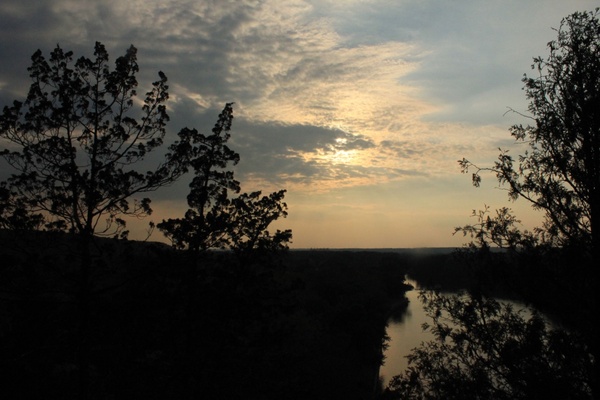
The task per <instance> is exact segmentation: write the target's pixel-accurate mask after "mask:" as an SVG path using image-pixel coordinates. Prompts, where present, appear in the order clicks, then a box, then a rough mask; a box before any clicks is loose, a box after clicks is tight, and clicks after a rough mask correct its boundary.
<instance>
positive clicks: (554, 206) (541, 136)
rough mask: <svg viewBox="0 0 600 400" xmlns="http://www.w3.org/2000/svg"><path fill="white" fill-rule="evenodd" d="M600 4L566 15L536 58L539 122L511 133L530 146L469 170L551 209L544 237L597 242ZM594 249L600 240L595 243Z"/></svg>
mask: <svg viewBox="0 0 600 400" xmlns="http://www.w3.org/2000/svg"><path fill="white" fill-rule="evenodd" d="M598 13H599V11H598V9H596V10H595V11H593V12H576V13H574V14H572V15H570V16H568V17H566V18H564V19H563V21H562V22H561V25H560V28H559V29H558V30H557V33H558V37H557V39H556V40H553V41H551V42H550V43H548V48H549V50H550V54H549V56H548V58H547V59H544V58H542V57H536V58H534V60H533V61H534V62H533V65H532V69H534V70H535V72H536V76H534V77H528V76H527V75H525V76H524V78H523V82H524V84H525V93H526V96H527V98H528V99H529V101H530V103H529V108H528V110H529V112H530V113H531V117H530V118H531V119H533V121H534V122H535V124H534V125H533V126H530V125H528V126H522V125H515V126H513V127H512V128H511V130H510V132H511V135H512V136H513V137H514V138H515V140H516V141H517V142H521V143H525V144H527V145H528V147H529V149H528V150H527V151H526V152H525V153H524V154H523V155H520V156H519V157H518V159H516V160H515V159H514V158H513V157H512V156H511V155H510V154H509V152H508V151H507V150H501V152H500V155H499V156H498V161H496V163H495V165H494V166H493V167H491V168H481V167H478V166H476V165H474V164H473V163H471V162H470V161H468V160H467V159H462V160H461V161H459V162H460V164H461V166H462V170H463V172H468V171H469V170H470V169H474V170H475V172H474V173H473V175H472V178H473V184H474V185H475V186H479V184H480V182H481V175H480V173H481V172H482V171H492V172H493V173H495V175H496V177H497V179H498V182H499V183H500V184H502V185H508V193H509V197H510V198H511V199H513V200H516V199H517V198H524V199H526V200H527V201H529V202H531V204H532V205H533V207H534V208H535V209H539V210H542V211H543V212H544V214H545V217H546V218H545V223H544V226H543V233H544V235H545V236H544V239H545V240H546V241H547V242H549V243H550V244H553V245H565V244H568V243H581V244H583V245H585V246H587V247H588V248H591V247H592V244H593V243H597V241H598V236H599V235H598V234H597V233H596V234H595V235H594V228H595V227H596V228H595V229H598V228H597V225H598V218H600V217H597V215H598V214H599V213H600V132H599V131H600V107H599V105H600V57H599V56H598V54H599V47H600V21H599V20H598ZM593 246H594V247H595V248H597V247H598V246H597V245H596V244H594V245H593Z"/></svg>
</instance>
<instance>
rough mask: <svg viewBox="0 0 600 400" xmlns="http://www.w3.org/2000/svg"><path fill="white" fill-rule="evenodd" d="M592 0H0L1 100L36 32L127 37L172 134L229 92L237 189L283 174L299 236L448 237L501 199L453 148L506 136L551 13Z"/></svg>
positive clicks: (480, 154)
mask: <svg viewBox="0 0 600 400" xmlns="http://www.w3.org/2000/svg"><path fill="white" fill-rule="evenodd" d="M5 3H6V2H5ZM594 6H596V4H595V2H594V1H591V0H577V1H572V2H564V1H559V0H543V1H542V0H532V1H530V2H522V1H517V0H490V1H486V2H472V1H467V0H460V1H454V2H435V1H431V0H406V1H396V0H352V1H350V0H348V1H334V0H318V1H316V0H283V1H282V0H261V1H255V0H252V1H251V0H236V1H233V0H167V1H160V2H148V1H144V0H130V1H127V2H123V1H117V0H109V1H94V0H86V1H75V0H55V1H52V2H38V1H33V0H23V1H21V2H18V3H14V2H11V3H10V4H9V3H6V4H4V3H2V4H0V54H2V55H3V56H4V59H10V60H11V63H4V64H3V65H2V66H1V67H0V82H2V83H3V84H0V100H1V102H2V105H5V104H9V103H10V102H12V100H13V99H15V98H17V97H18V96H21V97H22V96H23V95H24V90H25V89H24V88H25V87H26V85H27V84H28V82H27V74H26V67H27V66H28V63H29V57H30V55H31V54H32V53H33V52H34V51H35V49H37V48H40V49H42V51H44V52H45V53H46V54H47V53H48V52H49V51H50V50H51V49H52V48H54V46H55V45H56V43H60V45H61V46H62V47H63V48H65V49H72V50H74V52H75V54H77V55H79V54H87V55H91V54H90V50H91V49H92V48H93V43H94V41H96V40H98V41H101V42H103V43H104V44H105V45H106V46H107V48H108V51H109V53H110V54H111V56H113V60H114V58H115V57H116V56H117V55H120V54H122V52H123V51H124V50H125V49H126V48H127V47H129V45H130V44H134V45H135V46H136V47H137V48H138V59H139V63H140V74H139V77H138V78H139V79H138V80H139V82H140V85H141V86H144V85H145V87H147V86H148V84H149V82H152V81H153V80H156V72H157V71H158V70H161V71H164V72H165V74H166V75H167V76H168V77H169V85H170V94H171V98H170V102H169V104H168V107H169V113H170V115H171V118H172V120H171V123H170V125H169V133H168V137H167V138H166V139H167V140H166V141H167V142H168V141H170V140H174V139H175V132H177V131H178V130H179V129H181V128H182V127H184V126H189V127H196V128H198V129H199V130H201V131H204V132H206V131H208V130H210V128H211V127H212V124H214V121H215V120H216V116H217V115H218V112H219V111H220V109H221V108H222V106H223V104H224V103H226V102H235V103H236V104H235V106H234V114H235V120H234V125H233V131H232V138H231V145H232V147H233V148H234V149H235V150H236V151H238V152H239V153H240V155H241V158H242V161H241V162H240V164H239V165H238V167H236V168H237V169H236V175H237V177H238V179H240V180H241V182H242V185H243V189H244V190H248V191H249V190H256V189H262V190H264V191H269V190H277V189H279V188H286V189H288V204H289V206H290V216H289V218H288V219H287V220H284V221H283V222H282V223H281V226H282V227H290V228H292V229H294V230H295V245H296V246H298V247H305V246H316V247H327V246H333V247H345V245H346V246H353V247H357V246H358V247H361V246H367V247H373V246H374V247H393V246H412V245H441V244H443V243H453V244H454V243H455V242H456V240H457V238H452V237H451V235H450V232H451V231H452V228H453V227H454V226H456V225H460V224H463V223H464V222H465V219H467V218H468V215H469V213H470V211H471V209H473V208H480V207H483V205H484V204H485V203H488V204H490V205H491V206H492V207H495V206H502V205H506V197H505V193H504V192H502V191H498V190H496V189H494V188H493V187H494V184H493V183H492V181H493V179H489V180H488V182H489V185H490V189H489V190H487V189H485V188H482V189H481V190H475V189H473V188H471V187H470V183H469V177H468V176H464V175H461V174H460V172H459V168H458V166H457V163H456V161H457V160H458V159H460V158H462V157H468V158H471V159H472V160H473V161H475V162H479V163H481V164H489V163H491V162H493V160H494V159H495V158H496V156H497V148H498V147H510V146H512V144H513V143H512V141H511V140H510V137H509V135H508V132H507V128H508V127H509V126H510V125H511V124H513V123H522V122H525V123H526V122H527V121H523V120H522V118H519V117H518V115H516V114H508V115H506V116H503V114H504V112H505V111H506V109H507V108H506V107H507V106H510V107H512V108H515V109H517V110H519V111H525V110H526V102H525V100H524V96H523V93H522V92H521V90H520V89H521V86H522V84H521V82H520V78H521V77H522V74H523V72H527V71H528V67H529V64H530V61H531V57H532V56H536V55H538V54H545V48H544V46H545V43H547V42H548V41H549V40H551V39H552V38H553V37H554V32H552V31H551V29H550V28H551V27H553V26H554V27H556V26H557V25H558V24H559V22H560V19H561V18H562V17H564V16H566V15H568V14H569V13H571V12H573V11H576V10H586V9H591V8H593V7H594ZM144 92H145V89H144V88H143V87H140V90H139V93H140V94H143V93H144ZM513 151H514V152H515V153H518V151H520V150H519V149H518V148H516V149H513ZM186 194H187V185H186V184H185V183H181V184H178V185H176V186H175V187H173V188H172V189H170V190H168V191H165V192H161V193H157V194H156V196H154V197H153V198H154V199H155V201H154V204H155V208H156V210H157V211H156V214H155V217H156V218H157V219H160V218H161V217H176V216H177V215H174V214H170V213H171V212H177V213H180V212H181V211H182V210H184V209H185V195H186ZM436 207H437V208H436ZM519 207H521V206H520V205H519ZM438 208H442V210H440V209H438ZM526 208H527V207H523V208H522V209H520V210H519V211H520V212H523V213H526V212H527V211H526ZM523 219H524V220H527V221H532V219H530V218H529V216H527V217H523ZM288 224H289V225H288ZM317 238H319V240H320V241H319V240H317ZM434 238H435V239H434ZM445 238H446V239H445ZM428 239H431V241H430V242H429V243H427V240H428ZM361 243H362V245H361ZM344 244H345V245H344Z"/></svg>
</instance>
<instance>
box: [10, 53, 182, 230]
mask: <svg viewBox="0 0 600 400" xmlns="http://www.w3.org/2000/svg"><path fill="white" fill-rule="evenodd" d="M136 54H137V50H136V48H135V47H133V46H131V47H130V48H129V49H128V50H127V52H126V53H125V55H124V56H121V57H119V58H117V60H116V62H115V68H114V70H112V71H111V69H110V67H109V63H108V61H109V57H108V53H107V51H106V49H105V47H104V46H103V45H102V44H101V43H98V42H97V43H96V46H95V51H94V55H95V58H93V59H90V58H86V57H81V58H79V59H78V60H77V61H75V62H74V63H73V53H72V52H70V51H68V52H65V51H63V50H62V49H61V48H60V47H58V46H57V47H56V49H55V50H54V51H53V52H52V53H51V54H50V58H49V60H46V59H45V58H44V56H43V55H42V52H41V51H40V50H38V51H37V52H36V53H35V54H34V55H33V56H32V65H31V67H29V69H28V70H29V73H30V76H31V78H32V81H33V82H32V84H31V87H30V89H29V93H28V95H27V98H26V100H25V101H24V102H20V101H15V102H14V103H13V105H12V106H10V107H8V106H6V107H4V110H3V112H2V115H1V116H0V137H1V138H2V140H3V142H4V144H5V145H6V146H8V148H6V149H4V150H3V151H2V152H1V153H0V154H1V155H2V156H3V157H4V159H5V160H6V161H7V162H8V164H9V165H10V166H11V167H12V168H13V169H14V170H15V171H16V172H17V173H16V174H13V175H11V176H10V178H8V180H7V181H4V182H2V183H0V190H1V192H2V196H0V201H1V205H0V211H1V215H2V219H1V220H0V223H2V226H3V227H9V228H10V227H12V226H15V225H16V226H29V227H39V228H42V229H49V230H61V231H70V232H74V233H85V234H90V235H91V234H97V235H98V234H104V235H123V236H125V235H126V234H127V232H126V231H125V221H124V220H123V219H122V218H121V216H123V215H134V216H144V215H147V214H149V213H151V211H152V210H151V208H150V200H149V199H148V198H142V199H133V200H132V198H133V197H134V196H135V195H138V194H141V193H145V192H149V191H152V190H155V189H157V188H159V187H161V186H164V185H167V184H169V183H171V182H173V181H174V180H175V179H176V178H177V177H178V176H179V175H181V174H182V173H183V172H185V165H183V164H182V163H181V162H180V159H179V158H177V157H172V158H170V159H168V160H167V161H165V162H163V163H161V164H160V165H158V166H157V167H156V168H155V169H154V170H153V171H149V172H146V173H142V172H138V171H136V170H135V169H134V167H133V166H134V165H135V164H138V163H140V162H141V161H143V160H144V159H145V158H146V157H147V155H148V154H149V153H150V152H152V151H153V150H155V149H157V148H158V147H160V146H161V145H162V142H163V137H164V135H165V124H166V123H167V121H168V120H169V117H168V115H167V113H166V107H165V105H164V102H165V101H166V100H167V98H168V93H167V89H168V86H167V84H166V82H167V78H166V76H165V75H164V74H163V73H162V72H159V80H157V81H156V82H154V83H153V84H152V89H151V90H150V91H149V92H148V93H147V94H146V98H145V100H144V102H143V106H142V107H141V110H135V107H134V106H135V103H134V100H135V98H136V95H137V93H136V87H137V80H136V78H135V74H136V73H137V72H138V65H137V62H136ZM134 116H138V118H137V119H136V118H134ZM9 214H13V215H19V216H20V218H19V220H18V221H12V222H11V221H10V218H9V217H8V215H9ZM13 219H14V218H13ZM25 219H28V221H25ZM42 222H43V223H42Z"/></svg>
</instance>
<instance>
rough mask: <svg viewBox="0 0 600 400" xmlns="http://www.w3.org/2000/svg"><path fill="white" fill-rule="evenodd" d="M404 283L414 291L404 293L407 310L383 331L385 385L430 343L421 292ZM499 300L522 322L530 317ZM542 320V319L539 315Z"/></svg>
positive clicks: (522, 309)
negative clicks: (409, 357)
mask: <svg viewBox="0 0 600 400" xmlns="http://www.w3.org/2000/svg"><path fill="white" fill-rule="evenodd" d="M406 283H408V284H410V285H412V286H413V287H414V289H413V290H409V291H408V292H406V298H407V299H408V301H409V303H408V307H407V308H406V311H405V312H404V314H403V315H402V317H401V318H400V319H391V320H390V321H388V327H387V329H386V331H387V334H388V336H389V337H390V340H389V342H388V345H389V347H388V348H387V350H386V351H385V353H384V354H385V364H384V365H383V366H381V368H380V370H379V375H380V376H381V377H382V378H383V383H384V385H387V383H388V382H389V381H390V379H391V378H392V377H394V376H395V375H399V374H401V373H402V372H403V371H404V370H405V369H406V367H407V366H408V360H407V359H406V356H407V355H408V354H409V353H410V352H411V350H412V349H414V348H415V347H419V345H420V344H421V343H422V342H426V341H429V340H431V339H433V335H432V334H431V333H430V332H429V331H426V332H424V331H423V328H422V325H423V323H425V322H427V323H429V324H431V322H432V321H431V318H429V317H428V316H427V315H426V313H425V310H424V309H423V303H422V302H421V300H420V299H419V292H420V289H419V287H418V284H417V282H415V281H413V280H410V279H406ZM497 300H499V301H500V302H501V303H505V304H506V303H508V304H510V305H511V306H512V307H513V309H514V310H515V311H517V312H522V313H524V314H522V315H523V316H524V317H525V318H529V317H530V316H531V313H530V311H528V310H527V308H526V307H525V305H524V304H523V303H520V302H516V301H512V300H500V299H497ZM542 317H544V316H543V315H542ZM544 318H545V319H546V323H548V324H549V325H555V323H553V322H552V321H551V320H550V319H548V318H546V317H544Z"/></svg>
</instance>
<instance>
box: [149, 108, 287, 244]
mask: <svg viewBox="0 0 600 400" xmlns="http://www.w3.org/2000/svg"><path fill="white" fill-rule="evenodd" d="M232 120H233V104H231V103H229V104H226V105H225V108H224V109H223V111H222V112H221V114H220V115H219V118H218V121H217V123H216V124H215V126H214V128H213V129H212V134H210V135H203V134H201V133H199V132H198V131H197V130H195V129H193V130H189V129H185V130H183V131H182V134H181V137H182V143H186V146H189V148H188V152H189V153H188V157H189V158H190V160H191V161H190V163H191V166H192V167H193V168H194V173H195V176H194V179H193V180H192V182H191V183H190V193H189V195H188V196H187V201H188V205H189V206H190V209H188V211H187V212H186V213H185V215H184V217H183V218H177V219H168V220H165V221H163V222H161V223H160V224H158V225H157V227H158V228H159V229H160V230H161V231H162V232H163V233H164V234H165V235H166V236H167V237H168V238H169V239H170V240H171V241H172V243H173V245H174V246H175V247H177V248H181V249H183V248H187V249H189V250H191V251H194V252H197V251H205V250H208V249H231V250H234V251H235V252H236V253H240V254H241V253H248V252H253V251H257V250H261V251H262V250H265V251H273V250H277V249H283V248H287V242H289V241H290V239H291V236H292V234H291V231H290V230H285V231H280V230H277V231H276V232H275V233H274V234H271V233H269V231H268V230H267V228H268V226H269V225H270V224H271V223H272V222H273V221H275V220H277V219H278V218H280V217H286V216H287V204H286V203H285V202H283V198H284V195H285V190H280V191H278V192H274V193H271V194H270V195H268V196H262V197H261V192H260V191H256V192H252V193H249V194H248V193H242V194H240V195H238V196H237V197H233V198H232V196H231V194H238V193H239V192H240V183H239V182H238V181H236V180H235V179H234V173H233V171H232V170H230V169H228V168H229V167H230V166H234V165H236V164H237V163H238V162H239V160H240V156H239V154H237V153H236V152H234V151H233V150H231V149H230V148H229V147H228V146H227V141H228V140H229V138H230V133H229V132H230V130H231V124H232Z"/></svg>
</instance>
